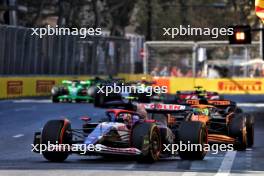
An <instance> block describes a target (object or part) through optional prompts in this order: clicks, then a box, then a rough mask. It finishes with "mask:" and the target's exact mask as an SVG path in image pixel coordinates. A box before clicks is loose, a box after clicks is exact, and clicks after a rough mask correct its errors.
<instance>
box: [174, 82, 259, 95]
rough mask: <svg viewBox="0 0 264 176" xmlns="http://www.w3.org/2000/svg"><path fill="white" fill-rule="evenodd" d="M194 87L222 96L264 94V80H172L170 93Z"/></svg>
mask: <svg viewBox="0 0 264 176" xmlns="http://www.w3.org/2000/svg"><path fill="white" fill-rule="evenodd" d="M194 86H202V87H203V88H205V89H206V90H208V91H215V92H219V93H220V94H264V78H262V79H254V78H235V79H206V78H197V79H194V78H170V93H175V92H176V91H177V90H193V87H194Z"/></svg>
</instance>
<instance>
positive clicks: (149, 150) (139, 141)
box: [131, 123, 161, 162]
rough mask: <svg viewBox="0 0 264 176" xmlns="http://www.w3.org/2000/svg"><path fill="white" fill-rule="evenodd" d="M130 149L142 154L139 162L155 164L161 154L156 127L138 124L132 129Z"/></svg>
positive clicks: (151, 124)
mask: <svg viewBox="0 0 264 176" xmlns="http://www.w3.org/2000/svg"><path fill="white" fill-rule="evenodd" d="M131 141H132V142H131V143H132V147H135V148H137V149H139V150H140V151H141V152H142V155H141V156H140V158H139V159H140V160H139V161H143V162H155V161H157V160H159V156H160V153H161V137H160V132H159V129H158V127H157V126H156V125H155V124H153V123H138V124H136V125H135V126H134V128H133V129H132V135H131Z"/></svg>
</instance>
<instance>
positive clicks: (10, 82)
mask: <svg viewBox="0 0 264 176" xmlns="http://www.w3.org/2000/svg"><path fill="white" fill-rule="evenodd" d="M118 77H120V78H124V79H126V80H128V81H129V80H133V81H134V80H140V79H141V78H142V77H145V78H146V79H147V80H154V81H156V85H160V86H161V85H162V86H164V85H165V86H167V87H168V92H169V93H175V92H176V91H178V90H192V89H193V88H194V87H195V86H202V87H204V88H205V89H207V90H208V91H216V92H219V93H222V94H264V78H259V79H257V78H255V79H254V78H236V79H207V78H171V77H153V78H152V77H150V76H148V75H129V74H120V75H118ZM90 78H91V77H89V76H65V77H59V76H58V77H56V76H55V77H51V76H49V77H48V76H45V77H44V76H32V77H1V78H0V98H14V97H27V96H47V95H50V90H51V88H52V86H53V85H58V84H61V81H62V80H64V79H66V80H74V79H78V80H87V79H90Z"/></svg>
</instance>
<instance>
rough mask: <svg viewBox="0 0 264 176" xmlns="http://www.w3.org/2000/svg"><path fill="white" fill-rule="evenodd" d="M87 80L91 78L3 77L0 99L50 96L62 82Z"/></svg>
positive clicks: (0, 81)
mask: <svg viewBox="0 0 264 176" xmlns="http://www.w3.org/2000/svg"><path fill="white" fill-rule="evenodd" d="M64 79H66V80H74V79H78V80H87V79H90V77H87V76H79V77H74V76H72V77H70V76H68V77H44V76H43V77H42V76H41V77H2V78H0V98H14V97H27V96H45V95H50V90H51V88H52V86H53V85H58V84H61V82H62V80H64Z"/></svg>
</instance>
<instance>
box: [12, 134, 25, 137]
mask: <svg viewBox="0 0 264 176" xmlns="http://www.w3.org/2000/svg"><path fill="white" fill-rule="evenodd" d="M23 136H24V134H17V135H14V136H13V138H20V137H23Z"/></svg>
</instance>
